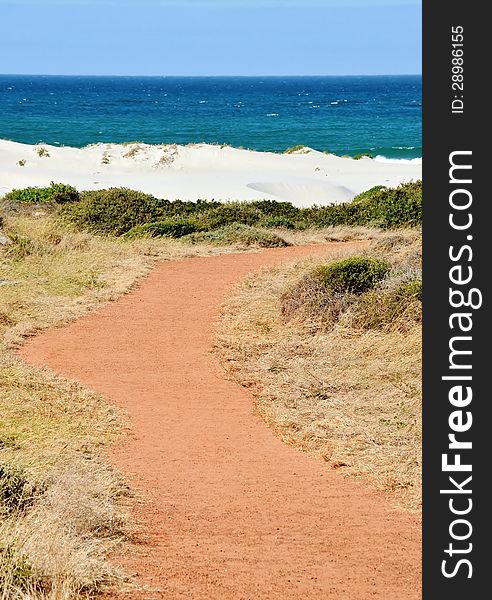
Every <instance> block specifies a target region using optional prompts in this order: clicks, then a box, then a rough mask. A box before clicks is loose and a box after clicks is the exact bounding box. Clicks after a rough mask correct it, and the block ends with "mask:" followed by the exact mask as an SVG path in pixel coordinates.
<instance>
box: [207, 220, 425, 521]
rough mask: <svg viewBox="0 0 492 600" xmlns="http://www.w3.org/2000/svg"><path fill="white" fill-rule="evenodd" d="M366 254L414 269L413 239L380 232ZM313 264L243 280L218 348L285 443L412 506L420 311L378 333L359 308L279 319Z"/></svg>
mask: <svg viewBox="0 0 492 600" xmlns="http://www.w3.org/2000/svg"><path fill="white" fill-rule="evenodd" d="M367 252H368V254H370V255H377V256H386V257H387V258H388V257H389V258H390V260H391V261H392V262H393V263H394V264H395V265H402V264H404V265H407V266H406V267H405V268H409V267H408V265H412V264H414V266H415V267H416V265H417V263H418V256H419V254H420V239H419V235H418V233H415V232H402V233H401V234H397V235H395V234H385V235H381V236H379V239H377V240H376V241H375V242H374V243H373V245H372V248H371V249H370V250H368V251H367ZM350 254H355V252H351V253H350ZM356 254H360V252H357V253H356ZM345 256H347V253H343V254H342V255H340V258H342V257H345ZM320 262H323V261H319V260H316V261H313V260H311V261H304V262H302V263H299V264H297V265H294V266H287V267H279V268H274V269H267V270H264V271H262V272H260V273H258V274H256V275H253V276H252V277H250V278H248V279H247V280H246V281H245V282H243V283H242V284H240V285H239V286H238V287H237V288H236V291H235V293H234V295H233V297H232V298H231V299H230V301H229V302H228V304H227V305H226V306H225V308H224V322H223V328H222V331H221V332H220V335H219V337H218V342H217V346H218V351H219V352H220V354H221V355H222V357H223V358H224V359H225V361H226V364H227V368H228V370H229V371H230V373H231V374H232V375H233V376H234V377H235V378H237V379H238V380H239V381H240V382H242V383H243V384H244V385H246V386H248V387H251V388H252V389H253V391H254V393H255V395H256V398H257V407H258V410H259V412H260V414H261V415H262V417H263V418H264V419H265V420H266V421H267V422H268V423H269V424H270V425H272V426H273V427H274V428H275V429H276V431H277V432H278V434H279V435H280V436H281V437H282V438H283V439H284V440H285V441H286V442H287V443H290V444H293V445H296V446H300V447H301V448H303V449H304V450H307V451H309V452H313V453H315V454H317V455H319V456H322V457H323V458H324V459H325V461H326V462H327V463H328V465H329V466H330V467H331V468H333V469H339V470H340V471H341V472H343V473H344V474H346V475H350V476H354V477H364V478H366V479H368V480H369V481H370V482H372V484H374V485H375V486H376V487H378V488H380V489H383V490H386V491H387V492H389V493H390V494H391V495H392V497H393V499H394V501H395V502H396V503H397V504H398V505H399V506H401V507H404V508H406V509H409V510H412V511H418V510H419V506H420V501H421V457H420V452H421V450H420V448H421V420H420V419H421V326H420V318H419V317H420V315H419V314H417V313H415V312H413V313H410V314H402V315H400V317H399V319H400V322H399V323H394V324H392V325H391V326H390V327H384V328H380V329H367V328H365V326H362V327H361V326H360V324H359V325H357V322H356V320H354V318H353V317H354V314H353V311H355V312H357V309H356V306H357V305H354V306H355V308H353V307H349V308H348V310H347V312H346V313H344V315H343V318H342V319H338V320H337V319H334V320H332V321H331V322H330V326H326V325H327V324H326V322H325V321H323V319H321V318H320V314H319V313H320V312H321V313H323V312H324V311H325V310H326V307H325V308H324V309H322V310H321V311H318V312H316V311H314V312H312V313H311V314H306V313H302V312H301V313H300V315H298V318H290V319H288V320H286V319H285V318H284V317H283V316H282V310H281V308H282V302H283V297H284V295H285V293H286V291H288V290H291V289H292V287H293V286H295V285H296V284H298V282H299V280H300V279H302V278H303V277H305V274H306V273H307V272H310V271H311V270H312V267H313V266H314V265H316V264H318V263H320ZM351 311H352V314H351Z"/></svg>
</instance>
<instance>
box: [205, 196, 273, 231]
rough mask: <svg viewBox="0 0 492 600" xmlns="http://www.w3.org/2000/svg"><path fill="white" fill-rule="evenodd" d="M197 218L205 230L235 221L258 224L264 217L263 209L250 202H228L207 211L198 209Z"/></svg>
mask: <svg viewBox="0 0 492 600" xmlns="http://www.w3.org/2000/svg"><path fill="white" fill-rule="evenodd" d="M196 218H197V219H198V222H199V223H200V226H201V228H202V229H203V230H212V229H219V228H220V227H225V226H227V225H232V224H233V223H241V224H242V225H250V226H253V225H256V224H257V223H258V222H259V221H261V219H262V218H263V213H262V211H261V210H260V209H259V208H257V207H256V206H254V205H253V204H249V203H248V202H228V203H226V204H219V206H216V207H214V208H210V209H208V210H205V211H203V212H202V211H200V212H198V211H197V215H196Z"/></svg>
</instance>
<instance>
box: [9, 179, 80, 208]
mask: <svg viewBox="0 0 492 600" xmlns="http://www.w3.org/2000/svg"><path fill="white" fill-rule="evenodd" d="M79 199H80V195H79V193H78V191H77V190H76V189H75V188H74V187H72V186H71V185H66V184H64V183H53V182H51V184H50V186H49V187H44V188H43V187H28V188H24V189H14V190H12V191H11V192H8V193H7V194H5V196H4V197H3V201H4V202H10V203H14V204H16V203H19V202H20V203H26V204H45V203H54V204H65V203H67V202H77V201H78V200H79Z"/></svg>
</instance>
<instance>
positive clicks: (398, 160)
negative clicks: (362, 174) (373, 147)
mask: <svg viewBox="0 0 492 600" xmlns="http://www.w3.org/2000/svg"><path fill="white" fill-rule="evenodd" d="M374 160H375V161H376V162H381V163H397V164H402V163H403V164H405V163H406V164H409V165H421V164H422V157H420V158H387V157H386V156H381V155H380V154H379V155H378V156H375V157H374Z"/></svg>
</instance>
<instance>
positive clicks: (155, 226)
mask: <svg viewBox="0 0 492 600" xmlns="http://www.w3.org/2000/svg"><path fill="white" fill-rule="evenodd" d="M199 230H200V229H199V227H198V225H196V223H193V222H192V221H189V220H186V219H175V220H170V221H157V222H155V223H145V224H144V225H136V226H135V227H132V229H130V231H128V232H127V233H125V237H126V238H129V239H134V238H139V237H172V238H180V237H183V236H184V235H189V234H190V233H194V232H195V231H199Z"/></svg>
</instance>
